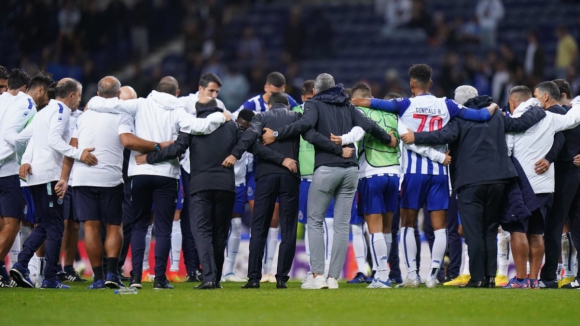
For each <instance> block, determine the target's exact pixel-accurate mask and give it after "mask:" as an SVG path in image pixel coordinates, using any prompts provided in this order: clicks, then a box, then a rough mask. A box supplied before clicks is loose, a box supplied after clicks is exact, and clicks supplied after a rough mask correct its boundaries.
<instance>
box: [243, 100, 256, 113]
mask: <svg viewBox="0 0 580 326" xmlns="http://www.w3.org/2000/svg"><path fill="white" fill-rule="evenodd" d="M241 109H247V110H253V111H256V103H254V101H250V100H248V101H245V102H244V104H242V107H241Z"/></svg>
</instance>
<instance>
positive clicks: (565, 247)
mask: <svg viewBox="0 0 580 326" xmlns="http://www.w3.org/2000/svg"><path fill="white" fill-rule="evenodd" d="M569 258H570V238H569V237H568V233H563V234H562V269H564V273H565V274H564V275H566V274H568V269H569V268H570V267H569V266H568V262H569V260H568V259H569ZM557 276H558V277H559V276H560V275H557Z"/></svg>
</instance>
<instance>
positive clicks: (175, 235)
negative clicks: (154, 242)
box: [169, 221, 183, 272]
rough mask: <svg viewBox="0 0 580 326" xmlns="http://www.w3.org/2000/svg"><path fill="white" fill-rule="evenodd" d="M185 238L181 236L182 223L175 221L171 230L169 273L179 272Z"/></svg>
mask: <svg viewBox="0 0 580 326" xmlns="http://www.w3.org/2000/svg"><path fill="white" fill-rule="evenodd" d="M182 242H183V236H182V235H181V222H180V221H173V228H172V230H171V251H170V252H171V257H170V258H171V267H170V268H169V271H171V272H177V271H179V260H180V259H181V243H182Z"/></svg>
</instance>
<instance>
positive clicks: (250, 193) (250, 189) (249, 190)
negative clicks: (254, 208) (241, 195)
mask: <svg viewBox="0 0 580 326" xmlns="http://www.w3.org/2000/svg"><path fill="white" fill-rule="evenodd" d="M253 194H254V189H252V188H251V187H248V196H252V195H253Z"/></svg>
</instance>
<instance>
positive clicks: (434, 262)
mask: <svg viewBox="0 0 580 326" xmlns="http://www.w3.org/2000/svg"><path fill="white" fill-rule="evenodd" d="M433 233H434V234H435V241H434V242H433V251H432V253H431V256H432V257H431V276H432V277H437V273H438V272H439V269H440V268H441V264H442V263H443V258H444V257H445V251H447V229H440V230H435V231H434V232H433Z"/></svg>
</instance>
